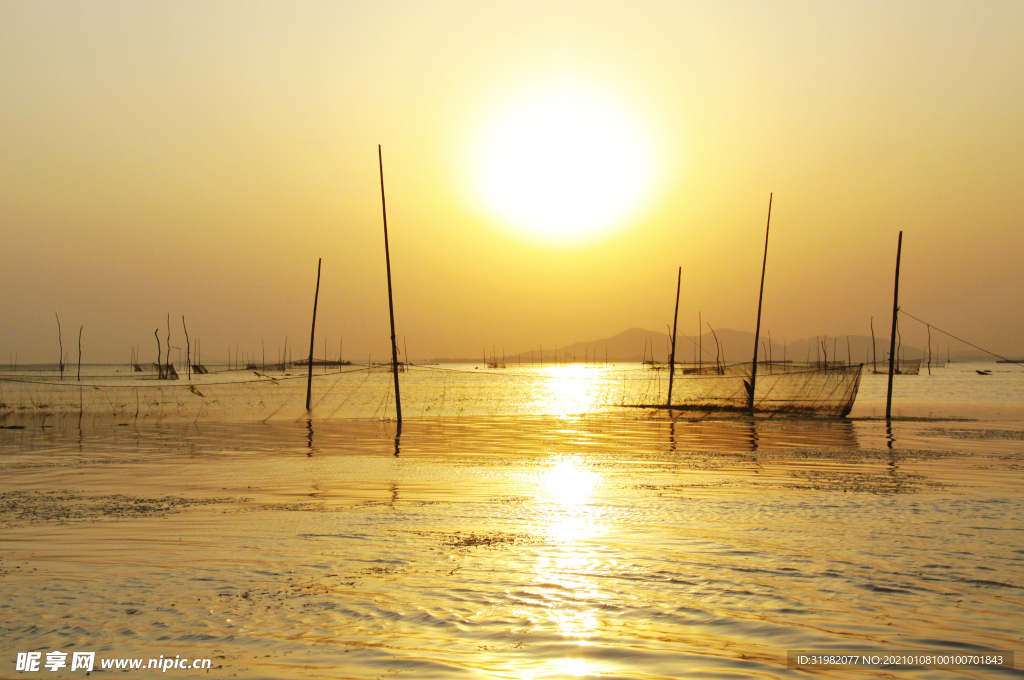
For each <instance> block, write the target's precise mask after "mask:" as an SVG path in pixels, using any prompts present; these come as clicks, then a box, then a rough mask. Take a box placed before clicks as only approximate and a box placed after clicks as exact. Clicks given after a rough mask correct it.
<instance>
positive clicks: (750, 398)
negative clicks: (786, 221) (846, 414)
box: [747, 193, 772, 415]
mask: <svg viewBox="0 0 1024 680" xmlns="http://www.w3.org/2000/svg"><path fill="white" fill-rule="evenodd" d="M771 226H772V194H771V193H769V194H768V224H766V225H765V228H764V259H763V260H762V261H761V291H760V292H759V293H758V294H757V325H756V326H755V327H754V365H753V366H751V368H750V386H749V387H748V390H747V408H749V409H750V415H754V388H755V387H756V386H757V343H758V342H760V340H761V303H762V302H763V301H764V270H765V268H766V267H767V266H768V230H769V229H771Z"/></svg>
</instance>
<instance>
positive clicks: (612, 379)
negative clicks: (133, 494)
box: [0, 363, 861, 426]
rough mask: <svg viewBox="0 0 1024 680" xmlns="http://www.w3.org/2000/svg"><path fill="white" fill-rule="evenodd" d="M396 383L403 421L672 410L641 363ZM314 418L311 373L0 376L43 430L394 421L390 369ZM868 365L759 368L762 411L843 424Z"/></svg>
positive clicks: (739, 396) (445, 372)
mask: <svg viewBox="0 0 1024 680" xmlns="http://www.w3.org/2000/svg"><path fill="white" fill-rule="evenodd" d="M402 369H403V370H402V372H401V373H400V374H399V386H400V390H401V399H402V411H403V417H405V418H453V417H460V416H497V415H578V414H593V413H606V412H616V411H618V412H622V410H623V409H627V408H632V409H635V408H636V407H664V406H665V405H666V404H667V399H668V383H669V380H668V370H656V369H652V368H649V367H646V366H643V365H640V364H618V365H583V364H572V365H567V366H550V365H549V366H544V367H540V366H536V365H527V366H519V367H515V366H512V367H510V368H508V369H504V370H487V369H483V368H481V367H474V366H472V365H461V366H460V365H455V366H451V365H449V366H444V367H442V366H409V367H404V366H403V367H402ZM315 370H316V371H317V372H315V373H314V375H313V381H312V399H311V404H310V406H311V409H310V411H309V412H307V411H306V408H305V406H306V382H307V375H306V372H305V370H304V369H299V370H288V369H287V368H285V369H283V370H280V371H277V372H269V371H268V372H267V373H262V372H260V371H253V370H233V371H228V370H224V371H211V372H209V373H206V374H199V373H195V372H194V373H192V375H191V378H189V377H188V375H187V373H186V372H185V371H182V370H180V369H179V371H178V373H179V376H180V379H178V380H161V379H158V377H157V374H156V373H155V372H154V373H146V372H142V373H139V372H133V371H130V370H127V369H120V370H119V371H113V370H111V369H110V368H109V367H108V368H107V371H106V373H103V372H102V371H101V370H100V369H98V368H97V369H94V370H93V371H92V372H93V374H92V375H88V376H83V377H82V378H81V380H76V379H72V378H68V377H67V376H65V379H64V380H61V379H60V378H59V374H56V373H54V372H45V371H40V372H15V373H6V374H3V375H0V421H2V422H3V423H7V426H10V425H11V424H14V425H16V424H17V423H18V422H21V421H23V420H34V421H40V420H41V421H43V422H46V421H47V419H49V418H53V419H64V418H78V419H82V418H86V417H88V418H100V417H102V418H114V419H116V420H119V421H123V422H129V421H131V422H139V421H151V422H159V421H163V420H190V421H194V422H201V421H255V422H265V421H268V420H283V419H285V420H299V419H303V418H306V417H309V416H310V415H311V416H312V417H314V418H318V419H345V418H356V419H385V420H388V419H393V418H394V417H395V416H396V405H395V396H394V392H395V390H394V384H393V377H392V371H391V367H390V366H369V367H366V366H363V367H356V366H344V367H333V368H331V367H322V368H316V369H315ZM860 374H861V369H860V366H853V367H846V366H841V367H837V366H833V367H828V368H818V367H814V366H800V365H792V364H764V365H759V366H758V376H757V388H756V393H755V408H756V409H757V410H759V411H766V412H794V413H808V414H819V415H830V416H844V415H846V414H848V413H849V412H850V409H851V408H852V406H853V401H854V399H855V398H856V395H857V389H858V387H859V384H860ZM749 378H750V364H749V363H748V364H734V365H722V366H718V365H703V366H699V367H698V366H677V367H676V371H675V375H674V378H673V388H672V407H673V408H690V409H700V408H707V409H742V408H744V407H745V406H746V403H747V397H746V394H747V392H746V387H745V384H746V383H747V382H748V381H749Z"/></svg>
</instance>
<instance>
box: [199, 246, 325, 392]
mask: <svg viewBox="0 0 1024 680" xmlns="http://www.w3.org/2000/svg"><path fill="white" fill-rule="evenodd" d="M321 262H323V258H317V260H316V293H315V294H314V295H313V325H312V326H311V327H310V329H309V374H308V376H307V377H306V411H309V410H310V408H309V405H310V403H311V400H312V398H313V337H314V336H315V335H316V303H317V301H319V299H320V263H321ZM184 318H185V317H182V322H183V323H184Z"/></svg>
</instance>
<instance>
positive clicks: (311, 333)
mask: <svg viewBox="0 0 1024 680" xmlns="http://www.w3.org/2000/svg"><path fill="white" fill-rule="evenodd" d="M321 262H323V258H319V257H318V258H317V260H316V293H315V294H314V295H313V325H312V327H310V329H309V377H307V378H306V410H307V411H309V404H310V400H311V398H312V396H313V339H314V337H315V335H316V303H317V301H318V300H319V299H320V263H321Z"/></svg>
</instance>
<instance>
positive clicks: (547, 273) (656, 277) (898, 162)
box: [0, 0, 1024, 363]
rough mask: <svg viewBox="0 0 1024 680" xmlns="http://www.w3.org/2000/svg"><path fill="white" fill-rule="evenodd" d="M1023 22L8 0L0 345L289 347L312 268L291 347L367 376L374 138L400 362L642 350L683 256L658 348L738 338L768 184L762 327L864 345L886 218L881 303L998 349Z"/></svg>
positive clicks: (942, 12) (643, 8) (950, 15)
mask: <svg viewBox="0 0 1024 680" xmlns="http://www.w3.org/2000/svg"><path fill="white" fill-rule="evenodd" d="M1022 35H1024V3H1020V2H1017V1H1013V2H978V3H966V2H956V3H947V2H937V1H929V2H899V3H891V2H861V1H858V2H847V3H838V2H831V3H820V2H783V3H759V2H735V3H730V2H705V3H693V2H681V1H677V2H646V3H635V2H633V3H626V2H593V1H588V2H549V1H545V2H536V3H530V2H515V3H497V2H484V3H481V2H421V3H413V2H348V3H343V2H304V3H294V2H289V3H285V2H245V3H241V2H238V3H228V2H223V3H206V2H193V3H189V2H146V3H138V2H82V3H66V2H38V1H31V2H28V1H26V2H12V1H10V0H7V1H4V2H2V3H0V92H2V93H3V96H2V98H0V229H2V233H0V239H2V240H0V283H2V285H3V290H4V295H3V296H2V297H0V361H3V362H6V361H7V360H8V359H7V358H8V355H9V353H12V352H17V353H18V355H19V361H20V362H23V363H24V362H32V361H53V360H55V359H56V355H57V347H56V328H55V326H56V324H55V322H54V320H53V314H54V312H58V313H59V314H60V315H61V321H62V323H63V324H64V326H65V338H67V337H68V335H67V334H68V332H69V330H68V329H73V331H71V332H73V333H74V334H75V335H77V328H78V327H79V326H80V325H84V326H85V330H84V333H83V346H84V349H85V360H86V361H89V360H117V361H126V360H127V358H128V355H129V351H130V347H132V346H140V347H141V348H142V357H143V359H144V360H148V359H149V355H150V354H152V355H153V357H152V358H154V359H155V349H156V348H155V342H154V340H153V337H152V333H153V329H154V328H156V327H158V326H160V327H162V326H163V325H164V324H165V318H166V315H167V314H168V313H170V314H171V317H172V319H177V320H179V324H178V325H176V326H175V327H173V328H172V334H174V335H175V336H177V338H173V337H172V341H173V340H176V339H179V338H181V335H180V331H179V330H178V329H180V317H181V315H182V314H184V315H185V316H186V318H187V320H188V323H189V331H190V333H191V334H192V335H193V336H199V337H201V338H202V342H203V347H204V357H208V358H210V359H213V358H222V357H223V356H224V355H225V354H226V352H227V346H228V345H229V344H231V345H232V346H233V345H234V344H235V343H238V344H239V345H240V346H241V347H242V349H243V350H247V351H250V352H257V353H258V352H259V346H260V341H261V339H264V340H265V342H266V344H267V347H268V352H271V350H270V348H272V347H273V348H276V347H278V346H280V345H281V344H283V340H284V337H285V336H286V335H287V336H288V337H289V342H290V343H294V345H293V346H294V347H296V348H301V347H302V346H303V345H306V347H307V348H308V342H309V337H308V329H309V316H310V312H311V307H312V295H313V286H314V283H315V277H316V261H317V258H318V257H322V258H323V260H324V263H323V267H324V271H323V281H322V284H321V285H322V287H321V292H320V316H319V319H318V324H317V329H318V335H319V336H320V337H321V338H322V337H323V336H324V335H326V336H327V337H328V338H330V341H329V342H330V345H331V347H332V348H334V347H336V346H337V338H339V337H340V336H344V338H345V349H346V352H345V353H346V358H353V359H360V358H362V359H365V357H366V356H367V355H368V354H370V353H371V352H372V353H373V354H374V355H375V356H376V357H379V358H381V359H383V358H385V354H386V353H387V352H388V345H387V343H388V334H389V330H388V320H387V288H386V280H385V270H384V254H383V237H382V233H381V214H380V192H379V178H378V174H377V172H378V170H377V144H381V145H382V146H383V154H384V170H385V181H386V185H387V197H388V222H389V228H390V232H391V253H392V267H393V272H394V288H395V313H396V317H397V319H396V320H397V326H398V334H399V336H406V337H407V342H408V347H409V352H410V355H411V358H412V360H414V361H417V360H422V359H425V358H428V357H436V356H473V357H475V356H478V355H480V354H481V352H482V348H483V347H485V346H486V347H490V346H492V345H497V346H498V347H499V348H500V347H502V346H503V347H505V348H506V350H507V351H508V352H509V353H512V352H515V351H518V350H521V349H528V348H530V347H537V346H538V345H545V346H548V347H553V346H554V345H556V344H561V345H565V344H567V343H570V342H575V341H580V340H589V339H596V338H602V337H607V336H610V335H613V334H615V333H618V332H619V331H622V330H624V329H626V328H629V327H633V326H639V327H645V328H649V329H652V330H664V329H665V325H666V323H669V322H670V321H671V313H672V305H673V302H674V299H673V298H674V292H675V291H674V285H675V276H676V268H677V267H679V266H682V268H683V279H682V281H683V283H682V287H683V288H682V289H683V293H682V301H681V303H680V324H681V325H680V328H681V331H682V332H684V333H690V334H692V333H693V332H694V331H695V330H696V325H697V321H696V319H697V312H698V311H700V312H702V314H703V318H704V319H705V320H706V321H710V322H711V323H712V324H714V326H715V327H716V328H735V329H740V330H753V326H754V318H755V314H756V305H757V285H758V279H759V276H760V263H761V248H762V246H763V238H764V226H765V217H766V210H767V204H768V195H769V192H774V204H773V213H772V237H771V245H770V251H769V259H768V273H767V278H766V283H765V310H764V320H763V326H762V327H763V328H764V329H766V330H767V329H771V331H772V335H773V337H774V338H775V339H776V340H779V339H784V338H786V339H790V340H795V339H798V338H802V337H805V336H809V335H815V334H829V335H842V334H847V333H850V334H864V335H866V334H867V333H868V330H869V329H868V323H869V319H870V318H871V317H872V316H874V318H875V328H876V331H878V330H879V329H883V330H881V331H880V332H885V330H884V329H887V328H888V317H889V315H890V314H891V304H892V297H891V296H892V269H893V265H894V259H895V245H896V235H897V232H898V231H899V230H900V229H902V230H904V264H903V278H902V282H901V303H902V305H903V307H904V308H905V309H907V310H908V311H910V312H912V313H914V314H915V315H917V316H920V317H922V318H925V319H928V320H930V321H931V322H933V323H935V324H938V325H939V326H941V327H944V328H947V329H948V330H951V331H953V332H960V333H962V334H964V335H965V336H966V337H968V338H970V339H972V340H974V341H975V342H978V343H979V344H982V345H986V346H989V347H991V348H992V349H994V350H996V351H1002V352H1007V353H1017V354H1020V353H1024V341H1022V339H1021V336H1022V333H1021V332H1022V330H1024V328H1022V323H1021V316H1020V310H1021V308H1022V306H1024V273H1022V272H1024V267H1022V265H1021V263H1022V262H1024V257H1022V255H1024V219H1022V218H1024V124H1022V121H1024V40H1021V36H1022ZM549 119H550V120H553V121H554V123H553V124H552V126H548V127H545V122H544V121H546V120H549ZM577 119H578V120H579V125H576V121H577ZM524 121H525V122H524ZM538 121H539V122H538ZM534 130H536V131H537V134H536V135H534V134H533V131H534ZM588 139H594V140H595V143H594V144H593V145H589V144H587V140H588ZM538 140H539V141H538ZM567 140H568V141H567ZM534 142H537V145H536V146H531V144H533V143H534ZM502 154H504V155H502ZM510 157H514V163H516V164H518V165H515V166H514V167H511V166H509V165H508V163H511V162H512V161H507V159H508V158H510ZM531 159H532V160H531ZM503 163H505V164H504V165H503ZM510 167H511V169H510ZM517 182H518V183H519V184H517ZM563 182H564V183H563ZM538 192H539V193H540V194H543V197H542V198H538V197H537V195H536V194H538ZM519 195H522V197H523V198H522V201H523V202H522V203H518V202H517V201H518V199H517V198H516V197H517V196H519ZM588 197H589V198H588ZM563 198H564V201H562V199H563ZM574 201H575V202H574ZM602 201H604V202H602ZM595 206H596V207H595ZM588 210H589V212H588ZM531 220H532V223H531ZM526 223H530V224H526ZM524 224H525V226H523V225H524ZM564 225H573V226H572V228H570V229H568V230H567V231H566V232H565V233H562V232H560V231H559V229H560V228H561V226H564ZM597 226H599V227H601V229H599V230H598V231H596V232H592V231H589V230H590V228H591V227H597ZM545 230H547V231H545ZM560 233H561V236H559V234H560ZM903 327H904V328H905V329H906V330H905V333H906V335H905V336H904V342H911V343H912V342H914V340H915V339H917V338H918V336H919V337H920V338H921V339H918V340H917V344H918V345H919V346H920V344H921V343H922V342H923V332H920V333H919V332H918V330H915V329H914V328H913V326H912V325H911V323H910V322H905V324H904V326H903ZM705 330H706V329H705ZM915 334H917V335H915ZM321 343H322V340H318V345H320V344H321ZM65 344H67V343H65ZM175 344H177V343H175ZM304 351H306V350H299V349H296V351H295V355H296V356H298V354H300V353H301V352H304ZM332 351H333V349H332ZM317 353H318V354H320V353H322V350H320V349H318V350H317Z"/></svg>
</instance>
